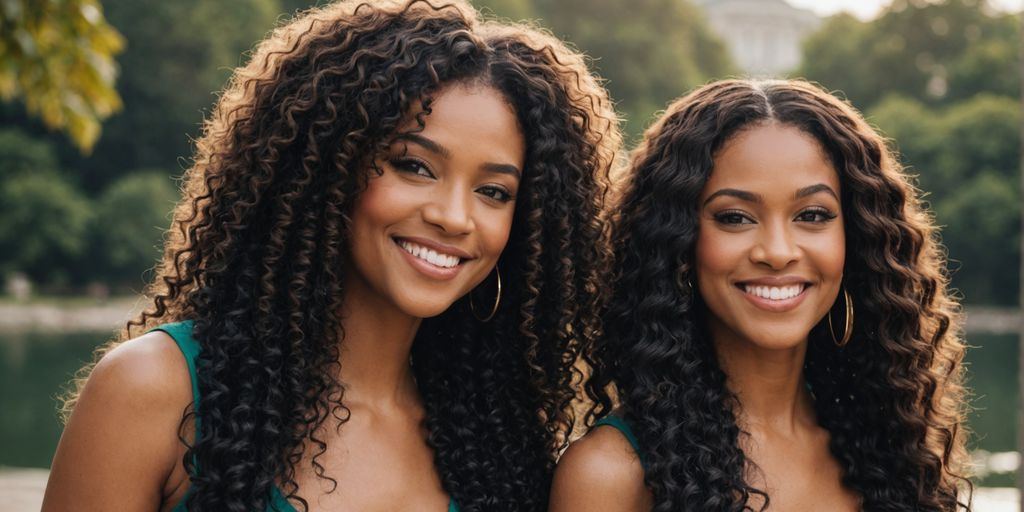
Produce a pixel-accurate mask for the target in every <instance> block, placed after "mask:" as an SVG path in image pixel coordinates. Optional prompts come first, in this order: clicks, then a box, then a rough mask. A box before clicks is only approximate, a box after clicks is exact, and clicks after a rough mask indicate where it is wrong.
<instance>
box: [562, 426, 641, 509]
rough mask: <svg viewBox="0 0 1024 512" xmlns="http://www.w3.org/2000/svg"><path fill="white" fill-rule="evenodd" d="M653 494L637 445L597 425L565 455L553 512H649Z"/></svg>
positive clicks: (607, 428)
mask: <svg viewBox="0 0 1024 512" xmlns="http://www.w3.org/2000/svg"><path fill="white" fill-rule="evenodd" d="M651 505H652V501H651V493H650V491H649V490H648V489H647V487H646V486H645V485H644V469H643V466H642V465H641V464H640V459H639V458H638V457H637V455H636V452H634V451H633V447H632V446H630V444H629V441H627V440H626V438H625V437H623V436H622V434H620V433H619V431H617V430H615V429H614V428H611V427H597V428H595V429H594V430H592V431H591V432H590V433H588V434H587V435H586V436H584V437H583V438H582V439H580V440H578V441H576V442H575V443H573V444H572V445H570V446H569V448H568V449H567V450H566V451H565V453H564V454H562V458H561V459H559V461H558V466H557V467H556V468H555V477H554V480H553V482H552V486H551V503H550V506H549V507H548V511H549V512H584V511H586V512H649V511H650V510H651Z"/></svg>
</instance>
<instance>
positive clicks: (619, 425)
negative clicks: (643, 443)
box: [594, 416, 644, 464]
mask: <svg viewBox="0 0 1024 512" xmlns="http://www.w3.org/2000/svg"><path fill="white" fill-rule="evenodd" d="M601 425H607V426H609V427H612V428H614V429H616V430H618V431H619V432H621V433H622V435H623V436H625V438H626V440H627V441H629V445H630V446H632V447H633V451H635V452H636V456H637V457H640V463H641V464H643V463H644V452H643V451H641V450H640V442H639V441H638V440H637V438H636V435H635V434H633V429H631V428H629V423H626V420H624V419H622V418H620V417H618V416H605V417H604V418H601V419H599V420H597V421H595V422H594V427H595V428H596V427H599V426H601Z"/></svg>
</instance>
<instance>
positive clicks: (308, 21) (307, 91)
mask: <svg viewBox="0 0 1024 512" xmlns="http://www.w3.org/2000/svg"><path fill="white" fill-rule="evenodd" d="M466 82H471V83H474V84H482V85H487V86H490V87H494V88H495V89H496V90H498V91H499V92H500V93H501V94H502V95H503V96H504V97H505V99H506V100H507V101H508V102H509V104H510V105H511V106H512V107H513V108H514V110H515V112H516V114H517V117H518V122H519V126H520V129H521V130H522V131H523V134H524V139H525V141H526V155H525V169H524V177H523V181H522V184H521V186H520V192H519V194H518V200H517V205H516V211H515V217H514V221H513V225H512V231H511V234H510V237H509V242H508V245H507V247H506V249H505V251H504V252H503V253H502V256H501V260H500V270H501V274H502V276H503V277H504V283H503V284H504V286H503V288H502V294H503V296H502V300H501V304H502V306H501V308H500V309H499V310H498V312H497V314H496V315H495V316H494V318H493V319H492V320H491V321H490V322H489V323H487V324H483V323H481V322H480V321H478V320H476V319H475V318H474V316H473V315H472V314H471V313H470V309H469V307H468V301H467V300H466V298H463V299H462V300H460V301H459V302H457V303H456V304H455V305H453V306H452V307H451V308H449V310H448V311H446V312H445V313H443V314H442V315H440V316H439V317H436V318H432V319H427V320H426V321H424V322H423V324H422V326H421V328H420V331H419V333H418V334H417V337H416V340H415V343H414V347H413V355H412V361H413V369H414V373H415V376H416V382H417V385H418V386H419V391H420V393H421V395H422V397H423V400H424V403H425V407H426V410H427V419H426V427H427V428H428V431H429V435H428V442H429V444H430V445H431V446H432V448H433V450H434V452H435V459H436V467H437V468H438V471H439V473H440V475H441V479H442V481H443V485H444V488H445V490H446V491H447V492H448V493H449V494H450V495H451V496H452V497H453V498H454V500H455V501H457V502H458V503H459V505H460V507H461V509H462V510H463V511H464V512H472V511H481V510H504V511H518V510H523V511H528V510H543V509H544V508H545V507H546V505H547V496H548V486H549V483H550V482H549V480H550V474H551V471H552V468H553V459H554V456H555V454H556V453H557V452H558V450H559V449H560V448H562V445H563V444H564V443H565V438H566V433H567V432H569V431H570V430H571V428H572V424H573V420H574V418H573V417H572V413H571V410H570V409H569V408H568V405H569V403H570V401H571V399H572V397H573V391H572V382H573V379H574V378H577V379H578V376H576V377H574V372H575V370H574V367H573V363H574V362H575V361H576V360H577V359H579V355H580V353H581V351H583V350H584V348H585V347H588V346H589V345H590V343H591V333H593V332H595V330H596V323H597V314H596V312H597V309H596V308H597V306H598V304H599V303H600V302H601V301H600V299H601V295H602V293H603V292H602V290H603V287H601V286H599V283H598V279H597V273H598V271H599V270H604V268H603V266H604V265H603V263H604V262H606V261H607V256H606V253H607V248H606V245H604V244H603V243H602V242H603V241H604V230H603V228H602V223H601V222H600V220H599V213H600V211H601V204H602V201H603V197H604V194H605V190H606V182H607V174H608V170H609V167H610V166H611V162H612V160H613V158H614V154H615V152H616V151H617V150H618V143H619V133H618V127H617V123H618V122H617V119H616V117H615V115H614V112H613V110H612V107H611V103H610V101H609V99H608V97H607V94H606V92H605V90H604V89H603V87H602V86H601V85H600V84H599V83H598V82H597V81H596V80H595V78H594V77H593V76H592V75H591V74H590V73H589V72H588V70H587V67H586V65H585V62H584V60H583V57H582V56H581V55H579V54H578V53H576V52H574V51H571V50H569V49H568V48H567V47H566V46H565V45H563V44H562V43H561V42H560V41H558V40H557V39H555V38H554V37H552V36H550V35H549V34H547V33H544V32H541V31H539V30H537V29H534V28H531V27H528V26H523V25H513V24H508V23H498V22H489V21H488V22H485V21H480V20H478V19H477V15H476V12H475V11H474V9H473V8H472V7H470V6H469V5H468V4H467V3H466V2H464V1H463V0H444V2H443V3H437V4H434V3H432V2H430V1H424V0H413V1H409V2H397V1H377V0H374V2H372V3H369V2H364V3H355V2H343V3H336V4H333V5H330V6H327V7H323V8H319V9H314V10H311V11H309V12H307V13H305V14H304V15H303V16H301V17H299V18H298V19H296V20H295V21H292V22H290V23H288V24H287V25H285V26H282V27H280V28H278V29H276V30H275V31H274V32H273V33H272V34H271V35H270V36H269V37H268V38H267V39H266V40H265V41H263V42H262V43H260V44H259V46H258V47H257V48H256V50H255V52H254V54H253V56H252V59H251V61H250V62H249V64H247V65H245V66H244V67H241V68H239V69H238V70H237V71H236V72H235V74H234V76H233V78H232V80H231V82H230V83H229V85H228V87H227V89H226V90H225V91H224V93H223V95H222V96H221V98H220V100H219V102H218V103H217V106H216V108H215V110H214V112H213V115H212V118H211V119H210V120H208V121H207V123H206V126H205V131H204V135H203V136H202V138H200V139H199V140H198V143H197V151H196V155H195V159H194V164H193V166H192V167H191V168H190V169H189V170H188V171H187V172H186V174H185V178H184V187H183V192H184V198H183V200H182V201H181V203H180V204H179V205H178V208H177V210H176V211H175V214H174V221H173V225H172V229H171V231H170V235H169V237H168V240H167V242H166V247H165V253H164V258H163V262H162V264H161V266H160V267H159V268H158V272H157V277H156V278H155V280H154V284H153V285H152V287H151V289H150V294H149V295H150V296H151V297H152V305H151V307H150V308H148V309H147V310H146V311H145V312H144V313H142V314H141V315H140V316H139V317H138V318H136V319H135V320H133V321H132V322H130V323H129V324H128V326H127V327H126V329H125V332H124V333H123V334H122V338H128V337H131V336H133V335H137V334H138V333H139V332H141V331H143V330H144V329H146V328H150V327H153V326H155V325H157V324H160V323H164V322H169V321H176V320H185V319H191V320H194V322H195V326H194V336H195V338H196V339H197V340H198V341H199V343H200V345H201V346H202V353H201V354H200V356H199V358H198V361H197V367H198V381H199V390H200V394H201V398H200V400H199V403H198V404H196V407H195V409H194V410H193V409H192V408H190V409H188V410H186V412H185V413H184V414H183V418H182V426H183V427H184V426H185V425H186V424H190V422H191V421H192V417H193V415H195V416H198V417H199V419H201V422H200V428H201V430H200V431H199V432H198V433H197V434H196V436H195V440H194V442H193V443H191V445H190V446H189V448H188V451H187V453H186V454H185V456H184V458H183V463H184V464H185V467H186V468H187V469H188V471H189V473H190V475H191V480H192V491H191V493H190V494H189V498H188V502H187V505H188V508H189V510H216V511H226V510H231V511H236V510H237V511H252V510H263V509H264V508H265V507H266V506H267V502H268V497H269V496H270V492H271V487H272V486H273V485H274V484H275V482H279V483H280V484H281V489H282V491H283V492H284V494H286V495H287V496H289V497H295V498H298V495H299V493H300V491H301V490H300V489H298V486H297V484H296V480H295V474H296V472H295V467H296V464H298V463H299V462H300V461H301V460H303V459H304V455H306V454H304V451H305V450H307V449H308V450H312V452H313V453H312V454H311V459H312V466H313V469H314V470H315V473H316V474H317V475H318V476H319V477H321V478H325V479H328V480H330V481H332V482H334V484H335V485H336V484H337V482H336V481H334V480H333V479H332V478H331V477H330V475H328V474H326V472H325V469H324V466H323V465H322V464H321V462H320V461H319V459H318V457H320V456H321V455H322V454H323V453H324V452H325V451H326V445H325V443H324V441H323V440H322V439H320V438H319V437H318V436H317V434H316V432H317V429H318V428H319V427H321V426H322V425H325V422H328V420H329V417H331V418H334V419H335V422H339V423H338V424H340V425H341V427H342V428H343V423H344V421H345V420H346V419H347V416H348V410H347V409H346V407H345V405H344V401H343V397H344V387H343V386H342V385H341V384H340V383H339V381H338V380H337V379H336V377H335V376H334V375H335V374H336V373H337V370H338V368H339V367H340V368H341V369H342V372H343V371H344V361H341V360H340V358H339V348H338V341H339V340H340V339H342V338H343V336H344V333H343V329H342V327H343V326H342V322H341V319H340V318H339V317H338V314H339V311H340V308H341V304H342V297H343V295H344V293H345V283H344V282H343V280H342V276H343V275H344V268H346V265H349V257H348V244H349V231H348V218H349V216H350V214H351V209H352V205H353V202H354V198H355V197H356V196H357V195H358V194H359V193H360V190H361V189H362V188H363V186H364V183H365V179H366V177H367V176H368V173H370V172H374V168H373V161H374V158H375V157H376V156H378V155H379V154H381V152H382V151H384V150H385V149H386V148H387V146H388V143H389V140H390V138H391V137H393V136H394V135H395V132H396V129H397V128H398V127H399V126H400V125H401V123H402V121H403V120H404V119H405V118H406V117H405V116H406V115H407V113H409V112H410V111H412V110H413V107H414V106H422V107H423V110H424V112H425V116H429V112H430V105H431V96H432V95H433V94H435V93H436V92H438V90H439V89H440V88H442V87H444V86H446V85H448V84H454V83H466ZM419 122H420V126H421V127H422V126H423V122H424V117H420V118H419ZM71 405H73V400H72V401H71V403H70V404H69V406H71ZM328 423H329V424H333V423H334V422H328ZM182 439H183V441H185V438H184V436H183V437H182ZM299 501H300V502H301V503H302V504H303V506H304V507H307V508H308V505H307V504H306V502H305V501H304V500H302V499H301V498H299Z"/></svg>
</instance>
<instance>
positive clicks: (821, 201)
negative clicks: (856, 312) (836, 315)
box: [696, 122, 846, 349]
mask: <svg viewBox="0 0 1024 512" xmlns="http://www.w3.org/2000/svg"><path fill="white" fill-rule="evenodd" d="M839 185H840V184H839V175H838V173H837V172H836V170H835V168H834V167H833V166H832V163H831V162H830V161H829V159H828V158H827V157H826V155H825V153H824V150H823V149H822V147H821V146H820V145H819V144H818V142H817V141H816V140H815V139H814V138H813V137H811V136H809V135H807V134H806V133H804V132H802V131H800V130H799V129H797V128H795V127H793V126H789V125H785V124H779V123H775V122H772V123H768V124H762V125H758V126H755V127H752V128H749V129H746V130H743V131H741V132H740V133H738V134H737V135H735V136H734V137H733V138H732V139H731V140H729V141H727V142H726V143H725V144H724V145H723V147H722V149H721V150H720V151H719V152H718V154H717V155H716V156H715V159H714V167H713V168H712V171H711V176H710V178H709V179H708V182H707V184H706V185H705V186H704V190H703V192H702V193H701V198H700V204H701V205H702V207H701V215H700V230H699V231H700V232H699V235H698V238H697V250H696V274H697V287H698V289H699V290H700V294H701V296H702V298H703V300H704V303H705V304H706V305H707V308H708V310H709V312H710V318H709V326H710V330H711V335H712V337H713V339H714V340H715V343H716V344H718V345H719V346H720V345H721V344H722V343H725V342H730V341H738V342H740V343H747V344H753V345H755V346H758V347H762V348H767V349H787V348H793V347H797V346H801V345H802V344H804V343H805V342H806V340H807V336H808V333H809V332H810V331H811V328H813V327H814V326H815V325H816V324H817V323H818V322H819V321H820V320H821V319H822V318H823V317H824V316H825V315H826V314H827V313H828V310H829V308H830V307H831V305H832V304H833V302H835V300H836V296H837V295H838V293H839V288H840V283H841V282H842V278H843V263H844V259H845V253H846V245H845V244H846V242H845V236H844V233H843V217H842V208H841V204H840V199H839V197H840V190H839Z"/></svg>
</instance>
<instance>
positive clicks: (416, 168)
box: [391, 158, 434, 178]
mask: <svg viewBox="0 0 1024 512" xmlns="http://www.w3.org/2000/svg"><path fill="white" fill-rule="evenodd" d="M391 165H392V166H393V167H394V168H395V169H398V172H404V173H409V174H414V175H416V176H424V177H427V178H433V177H434V173H432V172H430V167H429V166H428V165H427V164H426V163H425V162H423V161H421V160H419V159H416V158H393V159H392V160H391ZM420 171H423V172H420Z"/></svg>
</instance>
